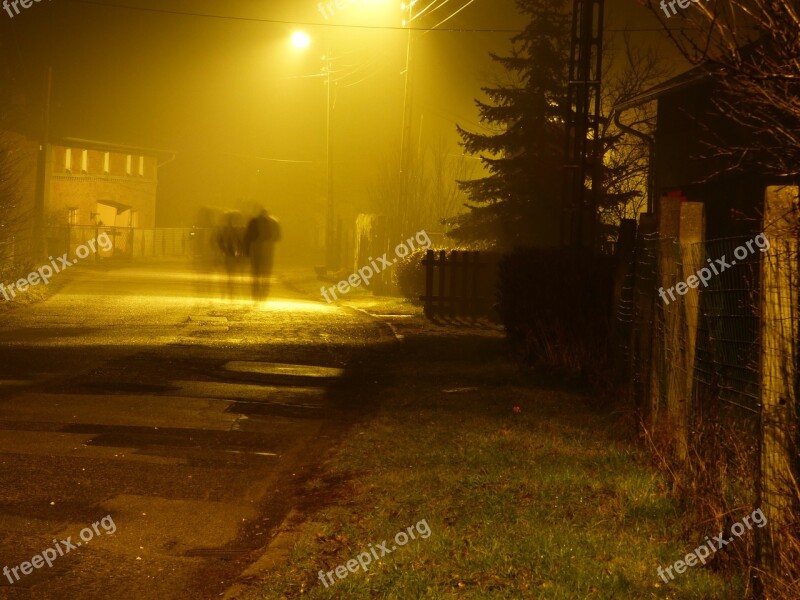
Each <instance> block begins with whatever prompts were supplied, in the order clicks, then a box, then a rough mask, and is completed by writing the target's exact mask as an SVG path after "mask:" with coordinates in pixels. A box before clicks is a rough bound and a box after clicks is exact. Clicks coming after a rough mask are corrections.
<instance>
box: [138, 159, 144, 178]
mask: <svg viewBox="0 0 800 600" xmlns="http://www.w3.org/2000/svg"><path fill="white" fill-rule="evenodd" d="M139 177H144V156H140V157H139Z"/></svg>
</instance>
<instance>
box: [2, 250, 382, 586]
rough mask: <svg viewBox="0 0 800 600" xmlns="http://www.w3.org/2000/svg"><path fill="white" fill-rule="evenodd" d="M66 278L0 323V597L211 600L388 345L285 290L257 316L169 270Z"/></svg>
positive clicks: (344, 420) (258, 544)
mask: <svg viewBox="0 0 800 600" xmlns="http://www.w3.org/2000/svg"><path fill="white" fill-rule="evenodd" d="M69 277H70V281H69V282H68V283H67V284H66V285H65V286H64V287H63V288H62V289H61V290H60V292H59V293H58V294H56V295H55V296H53V297H51V298H50V299H49V300H47V301H46V302H41V303H38V304H34V305H30V306H26V307H20V308H18V309H15V310H12V311H8V312H5V313H0V568H1V567H3V566H7V567H8V568H9V571H8V573H9V574H8V575H2V576H0V598H21V599H22V598H24V599H28V598H31V599H33V598H66V597H80V598H85V599H94V598H104V599H105V598H145V599H147V598H163V599H170V598H215V597H219V596H220V594H221V593H223V592H224V590H225V589H226V588H227V587H228V586H229V585H231V584H232V583H233V581H234V579H235V578H236V576H237V575H239V574H240V573H241V572H242V570H244V569H245V568H246V567H247V565H248V564H249V563H250V562H252V561H254V560H255V559H256V558H257V557H258V556H259V551H260V549H261V548H263V546H264V544H265V541H266V540H268V539H269V537H270V533H271V530H272V529H273V528H274V527H275V526H277V525H278V524H279V523H280V521H281V519H282V518H283V517H284V515H285V514H286V513H287V511H288V510H289V509H290V508H291V507H292V506H293V505H294V503H295V502H296V500H297V497H296V496H295V492H296V489H297V487H298V486H299V484H300V482H301V481H302V480H303V478H304V477H306V476H308V474H309V473H310V472H312V471H313V469H314V468H315V467H316V465H317V464H318V462H319V459H320V458H321V457H322V456H324V454H325V451H326V450H327V449H329V448H330V447H331V445H332V444H335V443H336V441H337V440H339V439H341V436H343V435H347V430H348V426H349V425H350V424H351V423H352V422H353V421H354V419H357V418H359V417H361V416H363V413H364V411H368V410H369V409H370V408H371V406H372V404H373V403H374V398H375V397H376V392H377V389H378V385H377V384H376V381H377V380H378V379H379V375H378V370H379V365H380V362H381V360H382V358H381V357H382V356H384V355H385V354H386V353H387V352H391V351H392V348H393V347H394V340H393V338H392V337H391V335H390V334H389V333H388V331H387V329H386V328H385V327H384V326H383V325H382V324H381V323H379V322H376V321H374V320H372V319H370V318H368V317H366V316H363V315H361V314H359V313H356V312H353V311H349V310H346V309H342V308H337V307H334V306H328V305H326V304H324V303H320V302H318V301H315V300H314V299H303V298H301V297H299V296H298V295H296V294H293V293H291V292H290V291H288V290H287V289H285V288H283V287H281V286H280V284H279V283H278V284H273V291H272V294H271V297H270V300H269V301H268V302H266V303H263V304H259V305H255V304H253V303H252V302H250V301H248V300H243V301H232V302H231V301H224V300H220V299H218V298H216V297H215V296H216V292H217V291H218V288H219V285H218V282H216V281H213V280H211V279H202V280H198V279H197V278H196V277H195V276H194V275H193V273H192V272H191V271H189V270H184V269H183V268H181V267H179V266H174V265H173V266H162V267H159V268H158V269H144V268H141V267H138V268H132V267H131V268H121V269H115V270H109V271H99V270H96V271H84V272H78V271H77V270H76V272H75V273H70V274H69ZM276 279H279V278H276ZM242 285H243V283H242ZM242 291H244V289H243V290H242ZM107 516H110V519H106V521H102V519H103V518H104V517H107ZM112 521H113V522H112ZM92 524H95V525H94V530H92ZM87 527H88V529H85V528H87ZM112 531H113V533H112ZM70 538H71V540H70ZM54 539H55V540H64V541H65V542H71V545H72V547H70V544H69V543H64V542H60V541H56V542H54ZM87 540H88V541H87ZM78 543H80V545H78ZM48 548H53V551H52V552H51V553H50V554H51V555H52V554H56V553H57V549H58V548H60V551H61V552H62V553H63V556H62V555H61V554H59V555H58V556H57V557H56V558H55V559H54V560H52V561H51V562H52V565H53V566H52V567H48V566H47V564H46V563H45V564H43V565H42V566H41V567H40V568H33V567H34V566H35V565H29V566H27V567H25V569H26V570H29V569H30V570H32V572H31V573H30V574H27V575H26V574H25V573H24V571H23V570H22V568H21V567H19V565H21V564H22V563H24V562H25V561H31V559H32V557H34V556H36V555H37V554H41V553H42V552H45V551H46V550H47V549H48ZM67 548H69V551H68V552H66V551H65V550H66V549H67ZM14 567H17V572H16V575H15V574H14V572H13V571H12V569H13V568H14ZM17 575H18V576H19V580H17ZM9 579H11V580H12V581H9Z"/></svg>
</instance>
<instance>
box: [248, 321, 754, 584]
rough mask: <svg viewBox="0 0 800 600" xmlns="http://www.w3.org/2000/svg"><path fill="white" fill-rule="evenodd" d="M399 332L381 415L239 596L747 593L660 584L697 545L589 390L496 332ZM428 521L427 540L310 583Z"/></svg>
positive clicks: (311, 487)
mask: <svg viewBox="0 0 800 600" xmlns="http://www.w3.org/2000/svg"><path fill="white" fill-rule="evenodd" d="M397 327H403V328H405V334H406V339H405V343H404V345H403V347H402V349H401V350H400V352H399V353H398V355H397V357H396V360H393V361H392V362H391V364H387V365H385V372H384V373H382V374H380V375H379V377H381V378H388V382H387V383H388V386H387V389H388V392H387V393H386V394H385V396H384V397H383V398H382V399H381V404H380V408H379V410H378V411H377V412H375V413H373V414H372V416H371V417H370V418H369V419H368V420H366V421H365V422H363V423H362V424H361V425H360V426H357V427H356V428H355V429H354V430H353V431H352V434H351V435H350V437H349V438H348V439H347V441H346V442H345V443H344V444H343V446H342V447H341V448H340V449H339V450H338V451H337V453H336V454H335V456H332V457H330V458H329V459H328V460H327V461H326V463H325V465H324V467H323V469H322V470H321V472H320V476H319V477H317V478H315V479H313V480H311V481H310V482H309V483H308V484H307V500H308V505H307V507H306V511H307V518H306V520H305V521H304V522H303V523H302V524H301V525H299V526H298V527H297V529H296V531H295V532H294V533H295V540H296V542H295V543H294V544H293V547H292V550H291V552H290V555H289V557H288V560H287V562H286V564H285V566H283V567H281V568H277V569H270V570H269V571H268V572H266V573H263V574H261V575H260V576H259V578H258V581H257V583H256V584H255V585H252V586H251V587H250V589H249V591H248V592H247V594H246V597H247V598H269V599H273V598H298V597H307V598H348V599H349V598H354V599H358V598H398V599H408V598H552V599H556V598H609V599H611V598H614V599H618V598H671V599H683V598H686V599H690V598H691V599H695V600H696V599H712V598H719V599H729V598H736V597H742V592H741V589H740V587H739V583H738V582H729V581H724V580H723V579H722V578H721V577H719V576H718V575H715V574H714V573H712V572H710V571H709V570H704V569H701V568H696V567H695V568H690V569H689V570H688V571H687V572H686V573H684V574H682V575H678V576H677V578H676V579H675V580H674V581H672V582H670V583H669V584H668V585H667V584H664V582H663V581H661V580H660V579H659V577H658V575H657V573H656V569H657V567H659V566H664V567H666V566H668V565H672V563H674V562H675V561H676V560H679V559H681V558H683V557H684V556H685V555H686V553H687V552H689V551H691V550H692V549H693V548H695V547H696V546H697V545H698V543H699V542H701V541H702V540H681V539H680V535H679V534H680V531H681V515H680V514H678V511H677V508H676V505H675V503H674V502H673V501H672V500H671V499H670V497H669V493H668V490H667V486H666V485H665V483H664V481H663V479H662V477H661V476H660V475H659V474H658V473H657V472H656V471H655V469H653V468H652V467H651V465H650V464H649V462H648V459H647V456H646V454H645V453H644V452H643V451H641V450H640V449H639V448H638V447H637V446H636V445H635V444H634V443H633V442H632V441H631V440H630V439H628V438H627V437H626V435H624V432H623V431H621V429H622V428H621V427H620V426H619V424H618V422H619V420H618V418H616V417H614V416H610V415H608V414H607V411H604V410H600V409H599V408H597V407H593V406H592V403H591V402H590V399H591V396H590V394H588V393H587V392H586V391H585V390H579V389H575V388H574V387H569V386H566V385H562V384H557V383H554V382H552V381H551V382H549V383H548V382H546V381H545V379H543V378H541V377H539V378H534V381H531V380H530V378H529V377H530V376H527V377H526V376H525V375H523V374H520V373H519V372H518V370H517V368H516V367H515V365H513V364H512V363H511V362H510V361H508V360H506V359H504V358H502V356H503V346H502V340H500V339H498V338H497V336H491V335H485V334H484V335H480V336H469V335H463V334H459V335H455V336H452V335H449V334H448V333H447V330H446V329H438V330H436V331H435V333H434V332H433V330H432V329H428V328H426V327H425V326H424V325H422V324H420V322H419V321H418V320H417V319H406V320H403V321H402V322H400V323H399V324H398V325H397ZM423 520H424V521H425V523H426V524H427V525H428V526H429V528H430V535H429V536H428V537H427V539H423V537H422V535H420V533H419V531H420V530H419V529H417V530H415V533H416V539H414V540H409V541H408V542H407V543H406V544H405V545H403V546H402V547H397V549H396V550H395V551H393V552H391V553H390V554H387V555H385V556H382V557H381V558H380V559H378V560H375V559H374V558H372V559H371V560H372V562H371V564H369V565H367V568H368V570H367V571H366V572H365V571H364V570H363V569H362V568H361V567H360V566H358V567H357V570H356V572H348V573H347V576H346V577H344V578H342V579H339V578H338V577H337V576H336V574H334V575H333V580H334V581H335V584H330V581H329V580H327V582H328V587H325V585H324V584H323V583H322V581H321V580H320V579H319V571H320V570H322V571H323V572H329V571H332V570H335V569H336V567H337V566H340V565H346V564H347V562H348V561H349V560H350V559H355V558H356V557H357V556H358V555H359V554H361V553H364V552H368V553H369V552H370V550H371V548H370V544H371V545H372V548H376V550H377V548H378V544H381V543H383V542H384V540H385V541H386V542H387V544H386V546H387V547H388V548H390V549H391V547H392V546H398V544H397V543H396V542H397V541H398V540H396V539H395V534H397V533H398V532H401V531H406V530H407V528H408V527H410V526H413V525H415V524H419V523H420V522H421V521H423ZM400 541H402V538H401V539H400ZM381 553H382V551H381V550H377V554H378V555H380V554H381ZM373 556H374V555H373ZM352 564H353V563H351V566H352ZM340 573H341V570H340ZM243 597H244V596H243Z"/></svg>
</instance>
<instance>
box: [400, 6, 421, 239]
mask: <svg viewBox="0 0 800 600" xmlns="http://www.w3.org/2000/svg"><path fill="white" fill-rule="evenodd" d="M416 3H417V0H407V3H403V4H402V5H401V9H402V10H403V11H404V12H406V18H405V19H403V26H404V27H406V28H407V29H408V41H407V43H406V72H405V81H404V90H403V129H402V132H401V137H400V195H399V198H398V203H397V212H398V227H399V232H398V233H399V234H400V236H403V235H405V234H406V233H407V232H406V227H407V225H408V223H407V221H408V195H409V187H410V181H409V178H410V175H411V173H410V172H409V171H410V162H411V161H410V156H409V155H410V152H411V103H412V98H413V94H412V83H413V82H412V79H411V76H410V74H411V63H412V59H413V57H414V53H413V50H414V45H413V37H412V36H413V32H412V30H411V21H413V19H414V5H415V4H416Z"/></svg>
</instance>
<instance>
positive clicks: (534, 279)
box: [499, 248, 614, 383]
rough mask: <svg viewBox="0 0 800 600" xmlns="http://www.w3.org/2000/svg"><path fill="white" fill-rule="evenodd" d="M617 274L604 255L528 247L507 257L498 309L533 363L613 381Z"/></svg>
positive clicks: (515, 341)
mask: <svg viewBox="0 0 800 600" xmlns="http://www.w3.org/2000/svg"><path fill="white" fill-rule="evenodd" d="M613 274H614V270H613V259H611V258H609V257H604V256H597V257H593V256H589V255H587V254H584V253H571V252H569V251H566V252H565V251H564V250H557V249H538V248H525V249H519V250H515V251H514V252H511V253H509V254H507V255H505V256H504V257H503V259H502V261H501V264H500V307H499V310H500V314H501V318H502V320H503V324H504V325H505V328H506V332H507V334H508V337H509V340H510V341H511V343H512V344H513V346H514V347H515V348H516V349H518V350H519V351H520V353H521V354H522V356H523V358H524V359H525V361H526V362H527V363H528V364H534V363H539V364H543V365H549V366H554V367H557V368H560V369H564V370H565V371H567V372H569V373H571V374H579V375H581V376H584V377H586V378H587V379H589V380H590V382H591V383H600V382H606V381H607V380H608V373H609V372H610V368H609V362H610V352H609V350H610V343H609V338H610V332H611V318H612V309H611V303H612V291H613V281H614V278H613Z"/></svg>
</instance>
